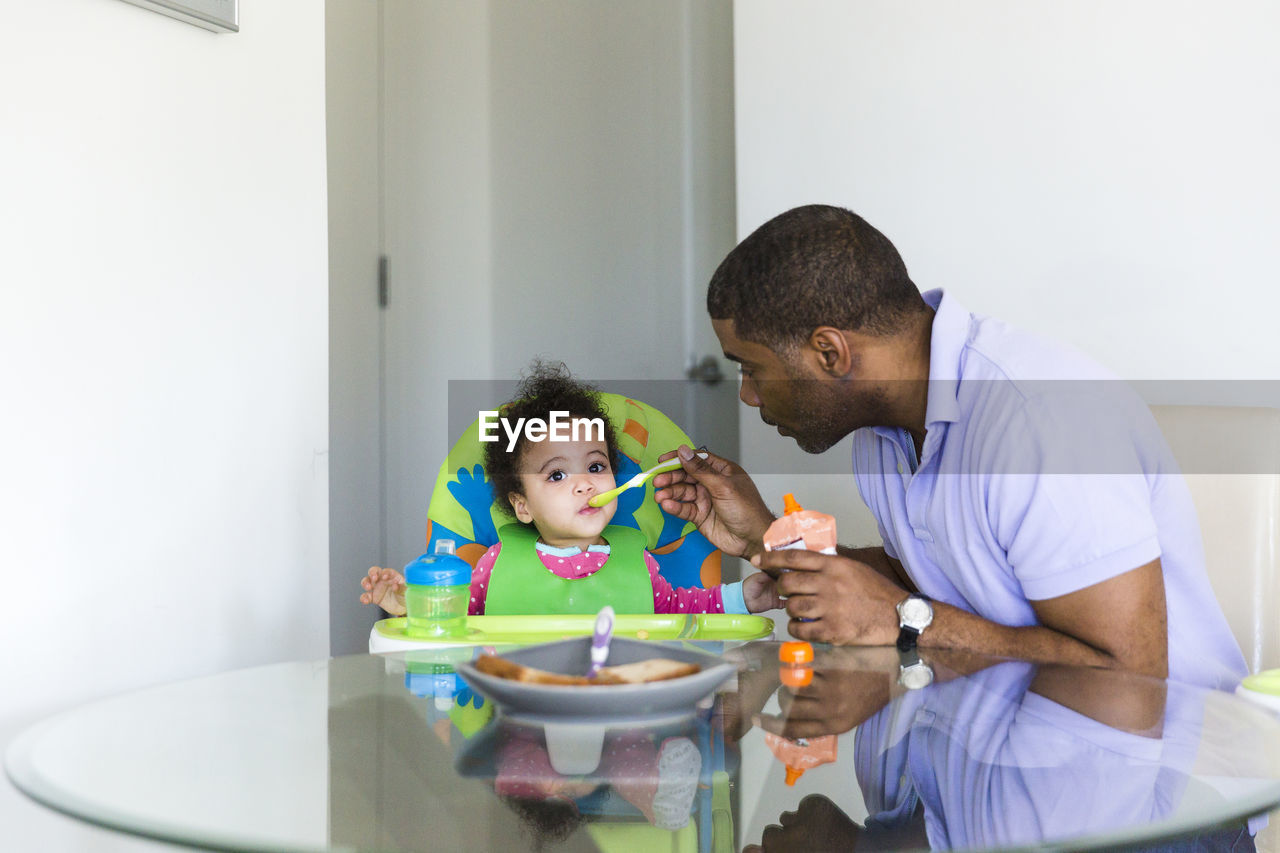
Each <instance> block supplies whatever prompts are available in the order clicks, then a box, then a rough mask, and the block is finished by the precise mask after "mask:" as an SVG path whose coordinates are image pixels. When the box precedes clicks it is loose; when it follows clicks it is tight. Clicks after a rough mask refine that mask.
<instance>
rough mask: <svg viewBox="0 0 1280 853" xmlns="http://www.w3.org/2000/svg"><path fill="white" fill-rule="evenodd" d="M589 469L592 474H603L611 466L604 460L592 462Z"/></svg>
mask: <svg viewBox="0 0 1280 853" xmlns="http://www.w3.org/2000/svg"><path fill="white" fill-rule="evenodd" d="M587 470H588V471H590V472H591V473H592V474H603V473H604V472H606V471H608V470H609V466H608V464H606V463H604V462H592V463H591V464H590V465H588V466H587Z"/></svg>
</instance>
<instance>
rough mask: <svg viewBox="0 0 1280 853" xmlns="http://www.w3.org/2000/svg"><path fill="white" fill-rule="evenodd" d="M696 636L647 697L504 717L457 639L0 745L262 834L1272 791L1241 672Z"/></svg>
mask: <svg viewBox="0 0 1280 853" xmlns="http://www.w3.org/2000/svg"><path fill="white" fill-rule="evenodd" d="M699 645H701V646H702V647H703V648H705V649H709V650H712V651H716V652H717V653H720V654H722V655H723V656H724V657H726V658H728V659H730V660H733V661H734V662H736V663H737V665H738V670H737V674H736V676H735V677H733V678H731V679H730V680H729V682H727V683H726V684H725V685H724V686H723V687H722V688H721V690H720V691H719V692H718V693H717V694H716V695H715V696H714V697H709V698H708V700H706V701H704V702H703V703H702V704H701V705H699V706H698V707H695V708H690V709H688V710H687V712H682V713H678V714H668V715H666V716H662V717H657V718H635V719H621V718H616V719H613V718H611V719H608V720H594V721H593V720H566V719H547V718H521V717H519V716H510V715H506V714H503V713H501V712H498V713H496V714H495V709H494V707H493V703H492V702H482V701H481V700H480V699H479V697H476V696H475V695H474V694H472V692H471V691H470V690H469V688H468V687H467V686H466V684H465V682H461V681H460V680H459V679H458V678H457V676H456V675H455V674H454V673H453V671H452V666H451V663H456V660H455V661H450V660H446V659H441V658H440V657H439V656H438V655H436V656H433V655H432V654H429V653H420V652H412V651H410V652H400V653H395V654H388V655H381V656H379V655H362V656H353V657H343V658H336V659H333V660H327V661H316V662H305V663H286V664H278V665H272V666H265V667H260V668H255V669H249V670H242V671H236V672H229V673H224V674H221V675H216V676H211V677H206V678H199V679H193V680H190V681H185V682H178V683H174V684H169V685H165V686H162V687H156V688H153V689H149V690H144V691H140V692H136V693H131V694H127V695H123V696H119V697H116V698H112V699H107V700H104V701H99V702H97V703H94V704H91V705H87V706H85V707H82V708H79V709H76V710H73V711H70V712H67V713H64V714H62V715H60V716H57V717H53V718H50V719H48V720H46V721H44V722H42V723H40V724H38V725H36V726H34V727H32V728H31V729H28V730H27V731H26V732H24V733H23V734H22V735H20V736H19V737H18V739H16V740H15V741H14V742H13V743H12V744H11V746H10V748H9V750H8V751H7V753H6V756H5V766H6V769H7V771H8V773H9V776H10V778H11V779H12V780H13V782H14V783H15V784H16V785H17V786H18V788H20V789H21V790H22V791H24V792H25V793H27V794H28V795H29V796H31V797H32V798H34V799H36V800H37V801H39V802H41V803H44V804H45V805H47V806H50V807H52V808H54V809H57V810H59V811H62V812H65V813H66V814H69V815H72V816H74V817H76V818H80V819H83V820H86V821H90V822H92V823H95V824H100V825H102V826H107V827H112V828H115V829H119V830H122V831H124V832H128V833H133V834H137V835H142V836H148V837H153V838H159V839H163V840H167V841H172V842H177V843H180V844H187V845H190V846H194V847H205V848H214V849H226V850H256V851H330V850H343V851H347V850H351V851H355V850H377V851H409V850H415V851H416V850H467V851H483V850H503V851H506V850H526V849H556V850H607V851H615V850H616V851H633V850H663V851H667V850H687V851H702V853H711V851H728V850H735V851H736V850H743V849H744V848H745V849H750V850H755V849H764V850H787V851H803V850H833V849H835V850H840V849H851V848H853V847H854V846H855V845H856V846H857V848H858V849H859V850H881V849H884V850H887V849H893V850H912V849H921V850H924V849H930V848H932V849H1037V848H1053V849H1080V850H1085V849H1108V850H1113V849H1118V848H1133V849H1143V848H1148V847H1150V848H1158V849H1161V850H1167V849H1178V848H1179V847H1180V846H1183V847H1186V849H1203V848H1205V847H1209V848H1213V847H1215V846H1221V847H1223V848H1224V849H1227V848H1230V846H1231V845H1232V844H1233V843H1239V844H1241V845H1242V846H1239V847H1237V848H1236V849H1249V848H1250V844H1249V834H1250V830H1251V829H1252V830H1254V831H1256V830H1257V829H1259V826H1260V824H1263V823H1265V820H1260V819H1254V820H1250V818H1251V816H1253V815H1257V814H1260V813H1263V812H1266V811H1268V810H1270V809H1272V808H1274V807H1275V806H1276V805H1277V804H1278V803H1280V719H1278V718H1277V717H1275V716H1273V715H1272V714H1271V713H1270V712H1268V711H1266V710H1263V709H1261V708H1258V707H1255V706H1254V705H1252V704H1251V703H1248V702H1246V701H1245V700H1242V699H1239V698H1237V697H1235V696H1233V695H1230V694H1226V693H1221V692H1214V691H1208V690H1202V689H1198V688H1193V687H1188V686H1184V685H1179V684H1175V683H1167V682H1164V681H1159V680H1152V679H1145V678H1141V677H1137V676H1131V675H1125V674H1118V673H1111V672H1105V671H1100V670H1091V669H1077V668H1069V667H1059V666H1045V665H1041V666H1037V665H1035V664H1031V663H1026V662H1022V661H1016V660H999V659H993V658H986V657H981V656H975V655H967V654H958V653H945V654H942V653H932V654H925V655H924V656H923V658H922V659H920V660H915V659H912V660H903V659H901V658H900V656H899V654H898V653H897V651H896V650H894V649H891V648H888V649H885V648H872V649H831V648H824V647H821V646H819V647H818V648H817V650H816V656H815V659H814V661H813V663H812V666H811V668H810V669H809V670H807V671H805V670H795V669H789V668H785V667H782V666H780V664H779V663H778V648H779V646H778V644H777V643H773V642H757V643H751V644H747V645H744V646H739V647H736V648H729V649H725V648H724V647H718V646H716V645H715V644H699ZM453 654H455V655H457V654H459V652H456V651H455V652H454V653H453ZM466 654H470V652H466ZM784 682H785V683H784ZM788 685H792V686H788ZM583 689H605V688H583ZM1272 829H1274V827H1272V828H1271V829H1268V830H1265V831H1267V832H1270V831H1272ZM1197 845H1199V846H1198V847H1197Z"/></svg>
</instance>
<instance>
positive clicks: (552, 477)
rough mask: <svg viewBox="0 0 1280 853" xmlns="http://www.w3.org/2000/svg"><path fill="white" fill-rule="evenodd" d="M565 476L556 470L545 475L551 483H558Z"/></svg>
mask: <svg viewBox="0 0 1280 853" xmlns="http://www.w3.org/2000/svg"><path fill="white" fill-rule="evenodd" d="M566 476H567V475H566V474H565V473H564V472H563V471H561V470H559V469H556V470H555V471H552V472H551V473H550V474H548V475H547V479H548V480H550V481H551V482H553V483H558V482H560V481H561V480H563V479H564V478H565V477H566Z"/></svg>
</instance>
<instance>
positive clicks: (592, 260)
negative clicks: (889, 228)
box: [329, 0, 738, 653]
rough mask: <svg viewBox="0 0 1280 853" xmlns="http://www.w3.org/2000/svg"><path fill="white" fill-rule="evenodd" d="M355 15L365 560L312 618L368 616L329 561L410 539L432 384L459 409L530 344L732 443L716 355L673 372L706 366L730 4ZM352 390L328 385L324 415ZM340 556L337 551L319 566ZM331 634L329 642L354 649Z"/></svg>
mask: <svg viewBox="0 0 1280 853" xmlns="http://www.w3.org/2000/svg"><path fill="white" fill-rule="evenodd" d="M330 2H331V3H335V2H338V3H343V4H350V3H351V2H352V0H330ZM366 8H367V9H368V10H369V12H368V14H370V15H373V16H377V15H380V16H381V25H380V47H379V50H380V84H379V86H378V92H377V97H378V99H379V100H380V125H379V127H378V128H377V129H376V130H377V132H378V133H379V135H380V142H381V144H380V151H381V157H380V163H379V164H378V169H377V180H378V184H379V185H380V187H381V202H380V212H379V214H378V218H379V221H380V233H381V235H382V240H381V242H382V246H381V248H382V251H383V252H384V253H385V255H386V258H387V273H388V281H389V288H388V304H387V306H386V307H385V308H383V309H382V311H381V321H382V322H381V324H380V330H379V333H378V334H379V337H380V341H379V342H378V343H377V345H376V347H375V348H376V349H377V350H379V351H380V353H381V359H382V361H381V369H380V377H379V380H378V383H379V386H380V389H381V390H380V395H379V399H380V403H379V409H380V423H381V429H380V439H379V441H380V443H381V448H382V450H381V454H380V456H381V463H380V472H379V474H378V476H379V477H380V478H381V479H382V481H383V484H384V485H383V497H382V499H381V508H380V512H381V516H382V524H381V527H382V528H383V530H382V533H381V537H382V539H381V541H382V546H381V548H380V550H381V551H382V554H381V555H379V554H371V555H369V559H368V560H367V561H365V566H363V567H362V566H351V567H343V566H338V565H335V566H334V567H333V572H334V587H333V588H334V590H335V592H334V595H335V599H336V601H335V612H334V615H333V619H334V621H335V623H337V622H342V621H351V622H352V623H353V624H360V623H361V621H362V620H363V624H367V622H368V621H369V614H368V612H367V610H368V609H367V608H364V609H363V610H362V609H361V607H360V605H359V604H353V605H351V607H350V608H349V609H348V608H346V607H345V605H344V604H343V601H344V599H343V596H344V594H345V593H346V592H347V589H346V587H345V586H343V580H342V578H341V576H342V575H343V573H347V574H350V573H352V572H355V573H358V572H360V571H362V570H363V568H366V567H367V565H368V564H371V563H373V562H377V561H378V560H379V559H381V560H385V561H386V564H388V565H403V563H405V562H406V561H408V560H409V559H411V558H412V557H414V556H416V555H417V554H418V553H420V552H421V551H422V550H423V547H424V537H425V528H426V510H427V504H428V501H429V498H430V494H431V489H432V486H433V484H434V481H435V476H436V472H437V469H438V467H439V465H440V462H441V460H442V459H443V458H444V456H445V453H446V452H447V450H448V447H449V444H450V442H451V441H452V439H453V438H454V437H456V434H457V432H458V427H457V426H456V424H455V425H454V426H452V427H451V426H450V423H449V412H448V408H449V406H448V403H449V398H450V382H451V380H454V382H453V393H454V397H455V398H456V399H455V408H459V407H460V406H461V404H458V403H457V399H461V398H462V396H463V395H464V394H465V393H468V392H471V393H474V392H475V390H476V386H470V387H468V386H467V385H466V384H465V383H459V382H458V381H457V380H510V379H513V378H515V377H516V376H517V375H518V374H519V373H520V371H521V370H522V369H523V368H525V367H526V366H527V365H528V364H529V362H530V360H531V359H532V358H533V357H535V356H542V357H546V358H551V359H557V360H562V361H564V362H565V363H567V364H568V365H569V367H570V369H572V370H573V372H574V373H575V375H577V376H579V377H581V378H584V379H588V380H591V381H593V382H595V383H596V384H598V385H600V386H601V387H603V388H605V389H606V390H610V391H618V392H621V393H626V394H629V395H631V396H635V397H637V398H638V399H643V400H644V401H645V402H649V403H652V404H653V405H655V406H657V407H658V408H660V409H661V410H663V411H664V412H666V413H667V414H668V415H670V416H671V417H672V419H673V420H675V421H676V422H677V423H679V424H680V425H681V426H683V427H684V428H685V431H686V432H688V433H689V434H690V435H691V436H693V438H694V439H695V441H697V442H698V443H704V444H707V445H708V446H710V447H713V448H715V449H717V450H721V451H723V452H725V453H726V454H727V455H730V456H735V457H736V455H737V452H738V434H737V432H738V431H737V411H738V409H737V404H736V395H737V388H736V381H735V380H734V377H733V374H732V373H731V372H730V370H729V365H728V364H727V363H725V362H723V361H719V362H718V366H719V367H720V369H721V371H722V372H723V373H724V374H725V379H724V380H723V381H721V382H719V383H718V384H715V385H706V384H702V383H690V382H687V381H685V380H684V376H685V372H686V370H687V369H688V368H689V367H690V365H691V364H693V363H695V362H697V361H699V360H701V359H702V358H703V357H705V356H707V355H715V356H719V347H718V345H717V344H716V342H715V338H714V335H712V333H711V328H710V323H709V321H708V320H707V318H706V312H705V308H704V297H705V288H706V282H707V280H708V279H709V277H710V275H711V272H712V271H713V270H714V268H715V265H716V264H717V263H718V262H719V260H720V258H721V257H723V255H724V254H725V253H726V252H727V251H728V250H729V249H730V248H732V246H733V243H734V216H735V214H734V195H733V193H734V190H733V184H734V170H733V68H732V12H731V3H730V0H713V2H708V0H662V2H654V0H618V2H609V3H600V2H598V0H552V2H541V3H537V4H532V3H529V4H526V3H506V2H494V3H485V2H468V3H458V2H454V1H453V0H381V2H380V3H378V4H367V6H366ZM329 38H330V41H331V44H332V42H333V40H334V39H340V38H342V35H341V33H335V32H331V33H330V35H329ZM333 54H334V51H333V49H332V46H331V49H330V55H331V57H332V56H333ZM332 74H333V68H332V66H331V75H332ZM341 120H342V119H341V117H340V116H336V115H334V114H332V113H331V115H330V125H331V132H330V137H331V151H330V156H331V158H334V157H337V158H342V157H345V156H348V155H347V154H345V153H344V152H343V151H342V150H334V148H333V147H332V140H333V139H335V134H334V131H333V127H334V125H335V123H339V122H341ZM335 203H337V200H336V199H335ZM339 214H340V212H339V211H335V213H334V214H333V216H332V217H331V218H332V219H333V221H335V222H338V221H340V219H341V217H340V215H339ZM350 322H351V321H350V320H349V319H348V318H344V317H339V316H337V315H335V317H334V323H335V326H338V325H341V324H349V323H350ZM335 375H336V374H335ZM367 396H368V395H367V394H364V395H361V394H354V393H352V392H351V391H349V390H344V389H342V388H340V387H338V386H336V385H335V388H334V397H335V406H336V405H338V403H339V401H340V400H341V399H342V398H344V397H357V398H360V399H367ZM471 417H472V418H473V417H474V413H471ZM455 420H456V417H455ZM335 428H337V427H335ZM338 444H339V442H338V440H337V437H336V436H335V442H334V446H335V453H336V452H337V447H338ZM341 461H342V460H340V459H338V458H335V459H334V468H335V470H336V469H337V468H338V467H339V465H340V463H341ZM366 481H367V478H366ZM333 488H334V490H335V494H336V493H337V492H338V490H340V489H341V488H342V484H341V483H339V482H336V481H335V483H334V486H333ZM335 503H337V501H335ZM340 527H341V525H338V528H340ZM336 529H337V528H336ZM335 535H336V536H341V535H343V534H340V533H339V534H335ZM353 535H354V534H353ZM350 550H351V549H350V548H346V549H344V548H343V546H342V543H341V542H335V543H334V553H335V555H336V554H339V553H345V552H347V551H350ZM351 598H352V600H353V601H354V596H351ZM339 610H344V612H343V613H339V612H338V611H339ZM366 630H367V629H366ZM341 633H342V632H340V631H335V634H334V636H335V637H337V636H339V634H341ZM358 633H360V630H359V628H356V629H354V630H353V631H350V632H346V634H349V635H352V636H354V635H356V634H358ZM336 643H337V641H336V640H335V648H334V651H335V653H337V652H341V651H347V650H352V651H354V650H357V649H346V648H339V647H338V646H337V645H336Z"/></svg>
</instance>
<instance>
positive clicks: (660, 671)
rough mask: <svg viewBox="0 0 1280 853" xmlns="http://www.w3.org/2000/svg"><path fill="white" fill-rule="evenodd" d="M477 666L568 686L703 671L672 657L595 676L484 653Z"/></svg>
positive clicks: (533, 681) (660, 678) (529, 681)
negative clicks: (524, 664)
mask: <svg viewBox="0 0 1280 853" xmlns="http://www.w3.org/2000/svg"><path fill="white" fill-rule="evenodd" d="M475 666H476V669H478V670H480V671H481V672H483V673H486V674H488V675H493V676H497V677H498V678H509V679H511V680H512V681H523V682H525V683H527V684H560V685H566V686H579V687H590V686H595V685H601V684H645V683H647V682H650V681H666V680H667V679H670V678H681V677H683V676H686V675H693V674H694V673H695V672H699V671H700V670H701V669H702V667H700V666H698V665H697V664H694V663H684V662H683V661H678V660H670V659H668V658H651V659H649V660H642V661H637V662H636V663H627V664H622V665H621V666H606V667H603V668H601V670H600V674H599V675H597V676H596V677H595V678H587V677H586V676H585V675H561V674H559V673H556V672H547V671H546V670H542V669H535V668H534V667H531V666H523V665H522V664H518V663H514V662H512V661H509V660H506V659H505V658H500V657H498V656H497V655H481V656H480V657H478V658H476V664H475Z"/></svg>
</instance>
